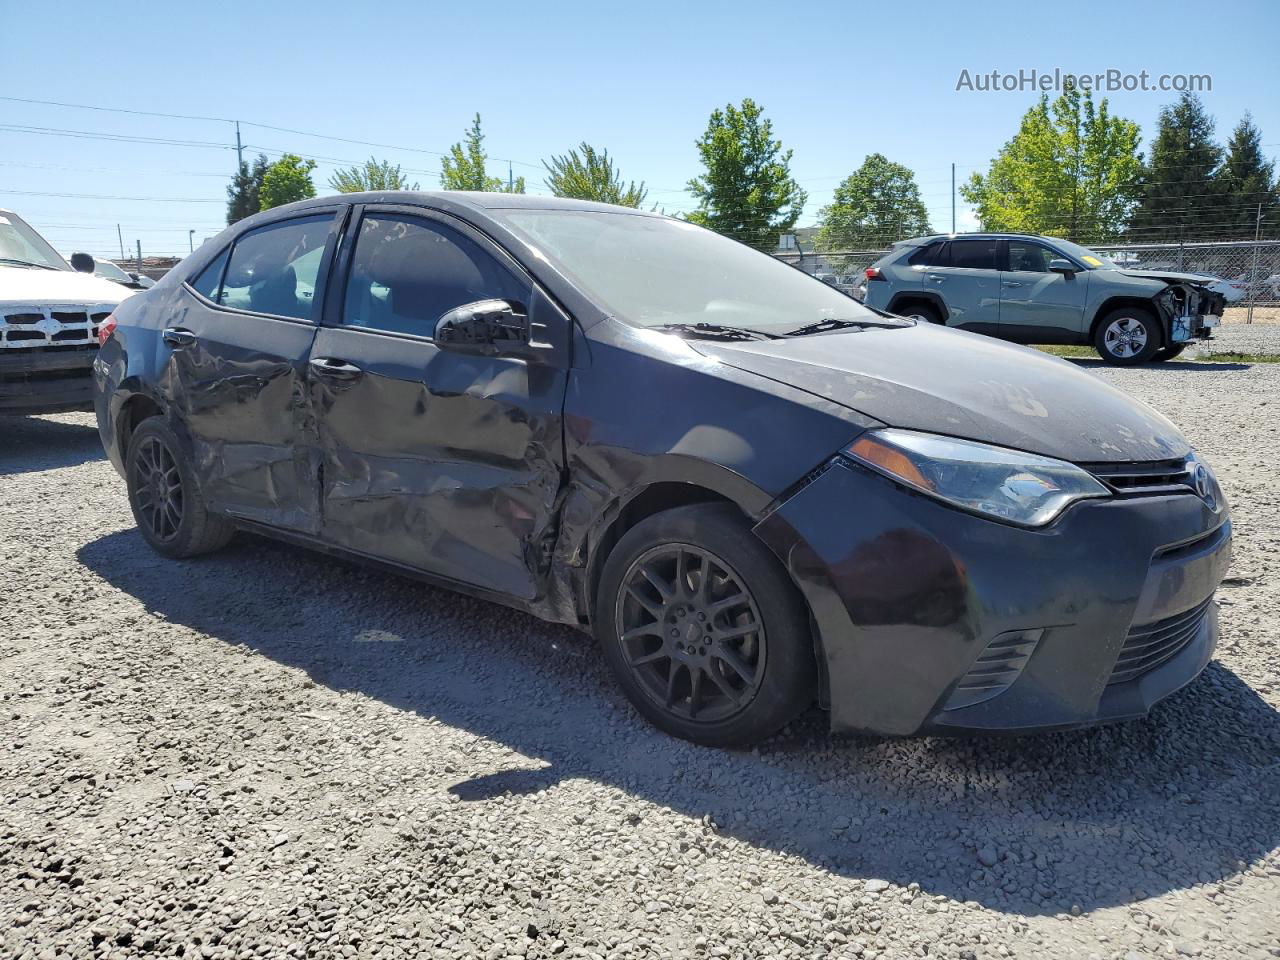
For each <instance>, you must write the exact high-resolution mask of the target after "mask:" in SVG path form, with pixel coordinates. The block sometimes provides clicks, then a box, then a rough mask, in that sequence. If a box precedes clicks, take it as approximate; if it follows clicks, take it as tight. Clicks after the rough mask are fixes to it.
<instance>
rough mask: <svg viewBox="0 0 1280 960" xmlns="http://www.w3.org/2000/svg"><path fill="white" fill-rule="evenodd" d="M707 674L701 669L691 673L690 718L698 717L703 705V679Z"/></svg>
mask: <svg viewBox="0 0 1280 960" xmlns="http://www.w3.org/2000/svg"><path fill="white" fill-rule="evenodd" d="M705 673H706V671H705V670H703V669H702V668H701V667H694V668H692V669H691V670H690V671H689V716H691V717H696V716H697V715H698V707H700V706H701V705H702V677H703V675H704V674H705Z"/></svg>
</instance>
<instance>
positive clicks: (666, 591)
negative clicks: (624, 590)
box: [640, 563, 676, 603]
mask: <svg viewBox="0 0 1280 960" xmlns="http://www.w3.org/2000/svg"><path fill="white" fill-rule="evenodd" d="M640 575H641V576H643V577H644V578H645V579H646V580H648V581H649V582H650V583H651V584H653V589H655V590H657V591H658V595H659V596H660V597H662V602H663V603H667V602H668V601H670V599H671V598H672V597H673V596H675V592H676V586H675V584H672V583H668V582H667V581H666V580H665V579H664V578H663V577H662V575H661V574H660V573H658V571H657V570H655V569H653V565H652V564H649V563H646V564H645V565H644V566H642V567H641V568H640Z"/></svg>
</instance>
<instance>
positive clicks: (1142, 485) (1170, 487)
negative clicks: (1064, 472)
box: [1080, 458, 1195, 496]
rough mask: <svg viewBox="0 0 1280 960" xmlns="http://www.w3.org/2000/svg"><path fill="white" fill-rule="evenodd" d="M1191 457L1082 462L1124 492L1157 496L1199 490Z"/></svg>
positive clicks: (1123, 493) (1114, 490) (1111, 485)
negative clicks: (1138, 460)
mask: <svg viewBox="0 0 1280 960" xmlns="http://www.w3.org/2000/svg"><path fill="white" fill-rule="evenodd" d="M1194 463H1195V461H1193V460H1191V459H1190V458H1186V459H1178V460H1148V461H1145V462H1140V463H1082V464H1080V466H1082V467H1083V468H1084V469H1086V470H1088V471H1089V472H1090V473H1092V474H1093V475H1094V476H1095V477H1097V478H1098V479H1099V480H1101V481H1102V482H1103V483H1104V484H1105V485H1106V486H1107V487H1108V488H1109V489H1110V490H1111V492H1112V493H1115V494H1118V495H1120V496H1157V495H1159V494H1167V493H1186V492H1187V491H1188V490H1190V491H1192V492H1195V480H1194V479H1193V476H1192V472H1191V471H1192V468H1193V466H1194Z"/></svg>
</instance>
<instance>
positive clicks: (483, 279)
mask: <svg viewBox="0 0 1280 960" xmlns="http://www.w3.org/2000/svg"><path fill="white" fill-rule="evenodd" d="M529 293H530V289H529V285H528V284H527V283H522V282H521V281H518V280H517V279H516V278H515V277H514V276H513V275H512V274H511V272H510V271H508V270H506V269H504V268H503V267H501V266H500V265H499V264H498V263H497V261H496V260H494V258H493V257H491V256H490V255H489V254H488V253H486V252H485V251H484V250H483V249H481V247H480V245H479V244H477V243H476V242H474V241H473V240H471V239H470V238H468V237H466V236H464V235H463V234H461V233H459V232H458V231H456V230H453V229H450V228H449V227H446V226H444V225H443V224H439V223H436V222H434V221H429V220H420V219H418V218H416V217H407V216H393V215H382V214H371V215H368V216H366V217H365V218H364V219H363V220H362V221H361V223H360V235H359V237H358V238H357V240H356V249H355V255H354V256H353V257H352V261H351V273H350V276H349V278H348V280H347V293H346V297H345V299H344V307H343V312H342V322H343V324H345V325H347V326H353V327H365V328H367V329H371V330H384V331H387V332H389V333H408V334H413V335H415V336H419V337H430V336H432V335H433V334H434V333H435V328H436V321H438V320H439V319H440V317H441V316H443V315H444V314H446V313H448V312H449V311H450V310H452V309H453V308H454V307H460V306H462V305H463V304H466V303H474V302H475V301H477V300H511V301H514V302H516V303H519V304H522V305H527V303H528V301H529Z"/></svg>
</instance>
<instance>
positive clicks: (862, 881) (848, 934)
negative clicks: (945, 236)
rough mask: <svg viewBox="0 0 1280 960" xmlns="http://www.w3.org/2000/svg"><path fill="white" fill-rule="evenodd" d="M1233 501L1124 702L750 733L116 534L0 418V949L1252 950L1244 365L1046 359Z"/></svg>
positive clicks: (128, 530) (170, 952)
mask: <svg viewBox="0 0 1280 960" xmlns="http://www.w3.org/2000/svg"><path fill="white" fill-rule="evenodd" d="M1084 366H1086V367H1087V368H1088V369H1090V370H1092V371H1094V372H1096V373H1097V374H1098V375H1099V376H1102V377H1104V378H1105V379H1108V380H1111V381H1114V382H1116V383H1118V384H1120V385H1121V386H1123V387H1124V388H1125V389H1128V390H1130V391H1131V392H1132V393H1134V394H1135V395H1136V396H1139V397H1141V398H1143V399H1144V400H1147V401H1148V402H1150V403H1152V404H1154V405H1155V406H1157V407H1159V408H1160V409H1162V410H1164V411H1165V412H1167V413H1168V414H1169V415H1170V416H1172V417H1173V418H1174V419H1175V420H1176V421H1178V422H1179V423H1180V424H1181V425H1182V426H1183V427H1184V428H1185V429H1186V431H1187V432H1188V434H1189V435H1190V436H1191V438H1192V440H1193V442H1194V443H1196V444H1197V446H1199V447H1200V448H1201V449H1202V451H1203V452H1204V453H1205V454H1207V455H1208V457H1209V458H1210V460H1211V461H1212V462H1213V463H1214V464H1215V465H1216V467H1217V468H1218V471H1219V474H1220V476H1221V479H1222V482H1223V485H1224V486H1225V488H1226V490H1227V493H1228V495H1229V497H1230V498H1231V500H1232V502H1233V503H1234V507H1235V518H1236V531H1237V540H1236V560H1235V562H1234V566H1233V568H1232V571H1231V575H1230V576H1231V579H1230V581H1229V582H1228V584H1227V586H1225V587H1224V589H1223V591H1222V592H1221V595H1220V596H1221V598H1222V604H1223V606H1222V625H1223V640H1222V644H1221V646H1220V648H1219V652H1218V659H1217V660H1216V661H1215V662H1214V663H1213V664H1212V665H1211V666H1210V668H1209V669H1208V670H1207V671H1206V673H1205V674H1204V675H1203V677H1202V678H1201V679H1200V680H1198V681H1197V682H1196V683H1195V684H1193V685H1192V686H1191V687H1189V688H1188V689H1186V690H1185V691H1183V692H1182V693H1180V694H1178V695H1176V696H1174V697H1173V698H1172V699H1170V700H1169V701H1168V702H1166V703H1165V704H1164V705H1163V706H1161V707H1160V708H1159V709H1158V710H1157V711H1156V713H1155V714H1154V715H1153V716H1152V717H1151V718H1150V719H1148V720H1145V721H1142V722H1137V723H1131V724H1128V725H1124V726H1119V727H1111V728H1106V729H1100V730H1093V731H1084V732H1077V733H1070V734H1057V735H1051V736H1042V737H1036V738H1024V739H975V740H942V739H919V740H909V741H892V740H883V739H875V738H858V737H850V738H836V739H833V738H830V737H828V736H827V735H826V734H825V733H824V732H823V729H822V723H821V717H820V716H817V715H814V716H811V717H808V718H806V719H804V720H803V721H801V722H800V723H798V724H796V725H795V726H794V727H793V728H792V729H790V730H788V731H786V732H785V733H784V734H783V735H782V736H780V737H778V738H776V739H775V740H773V741H771V742H770V743H768V744H767V745H766V746H765V747H763V748H762V749H760V750H758V751H752V752H749V753H747V752H743V753H734V752H725V751H715V750H707V749H700V748H697V747H693V746H690V745H688V744H684V743H681V742H677V741H674V740H671V739H668V738H666V737H665V736H663V735H661V734H658V733H656V732H654V731H653V730H652V729H650V728H649V727H647V726H646V725H645V724H643V723H642V722H641V721H640V720H639V718H638V717H637V716H636V715H635V714H634V713H633V711H632V710H631V709H630V708H629V707H628V705H627V704H626V703H625V701H624V700H623V699H622V697H621V696H620V694H619V693H618V691H617V690H616V689H615V688H614V686H613V684H612V683H611V682H610V681H609V679H608V677H607V676H606V673H605V670H604V669H603V666H602V664H601V663H600V661H599V658H598V657H597V655H596V653H595V651H594V650H593V648H592V646H591V644H590V643H589V641H588V640H587V639H586V638H584V637H582V636H580V635H578V634H576V633H574V632H572V631H569V630H565V629H559V628H554V627H549V626H546V625H543V624H541V623H538V622H536V621H534V620H532V619H529V618H527V617H524V616H521V615H518V614H513V613H511V612H508V611H506V610H504V609H502V608H499V607H496V606H492V605H488V604H484V603H480V602H476V601H472V600H468V599H464V598H461V597H458V596H455V595H452V594H449V593H446V592H443V591H439V590H434V589H431V588H428V587H424V586H422V585H420V584H417V583H413V582H410V581H406V580H401V579H397V578H394V577H390V576H386V575H382V574H380V573H374V572H369V571H366V570H363V569H360V568H357V567H353V566H349V565H346V564H344V563H342V562H338V561H335V560H331V559H327V558H324V557H320V556H317V555H313V554H310V553H306V552H303V551H300V550H297V549H293V548H290V547H286V546H283V545H279V544H274V543H270V542H267V541H264V540H259V539H256V538H252V537H241V538H239V539H237V541H236V542H235V543H233V545H232V546H231V547H230V548H229V549H227V550H226V551H224V552H222V553H220V554H217V555H214V556H211V557H208V558H204V559H201V560H198V561H191V562H172V561H166V560H163V559H161V558H159V557H157V556H155V555H154V554H152V553H151V552H150V551H149V550H148V549H147V548H146V547H145V546H144V545H143V543H142V541H141V539H140V538H139V537H138V536H137V534H136V533H135V532H134V530H133V529H132V522H131V520H130V517H129V515H128V511H127V509H126V506H125V499H124V496H123V492H122V486H121V482H120V481H119V479H118V478H117V476H116V474H115V473H114V472H113V471H112V470H111V468H110V466H109V465H108V464H107V463H106V462H105V461H103V460H102V459H101V454H100V450H99V447H98V440H97V436H96V433H95V432H94V430H93V428H92V426H91V418H90V417H88V416H83V415H68V416H62V417H50V418H44V419H28V420H19V421H8V422H5V423H4V424H3V426H0V430H3V438H4V442H3V444H0V543H3V544H4V546H3V550H2V551H0V572H2V573H3V577H4V583H5V593H4V602H3V605H2V606H0V662H3V664H4V667H5V669H4V671H3V673H2V674H0V711H2V712H3V717H4V723H3V726H2V727H0V781H2V782H3V783H4V789H3V793H2V794H0V957H4V958H9V957H19V958H32V957H41V958H45V957H60V956H71V957H94V958H107V957H132V956H149V955H153V954H155V955H165V956H178V955H181V956H183V957H186V958H192V957H227V958H231V957H262V958H278V957H415V956H416V957H438V958H442V960H444V958H448V960H453V958H457V957H485V958H500V957H527V958H540V957H552V956H561V957H611V958H612V957H757V956H760V957H764V956H769V957H804V958H811V957H839V958H852V957H861V958H864V960H866V958H873V957H877V956H881V957H922V956H925V955H926V954H927V955H928V956H930V957H934V956H941V957H952V958H979V957H981V958H986V957H1007V956H1018V957H1029V958H1036V960H1042V958H1058V957H1062V958H1067V957H1071V958H1076V957H1080V958H1087V957H1099V958H1125V960H1129V958H1133V957H1148V956H1151V957H1177V956H1193V957H1194V956H1202V957H1222V958H1237V957H1265V956H1280V852H1278V850H1277V848H1278V847H1280V715H1278V714H1277V711H1276V708H1277V705H1278V704H1280V689H1277V679H1278V678H1280V646H1278V645H1277V637H1278V636H1280V630H1278V629H1277V628H1278V627H1280V485H1278V484H1277V482H1276V478H1275V472H1274V466H1273V464H1274V461H1275V452H1276V450H1277V447H1278V446H1280V365H1270V364H1267V365H1258V366H1252V367H1244V368H1238V367H1237V366H1236V365H1227V364H1223V365H1207V364H1206V365H1201V364H1177V363H1174V364H1170V365H1167V366H1166V367H1164V368H1159V369H1140V370H1133V371H1114V370H1110V369H1105V368H1101V367H1098V366H1096V365H1090V364H1087V363H1086V364H1084Z"/></svg>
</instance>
